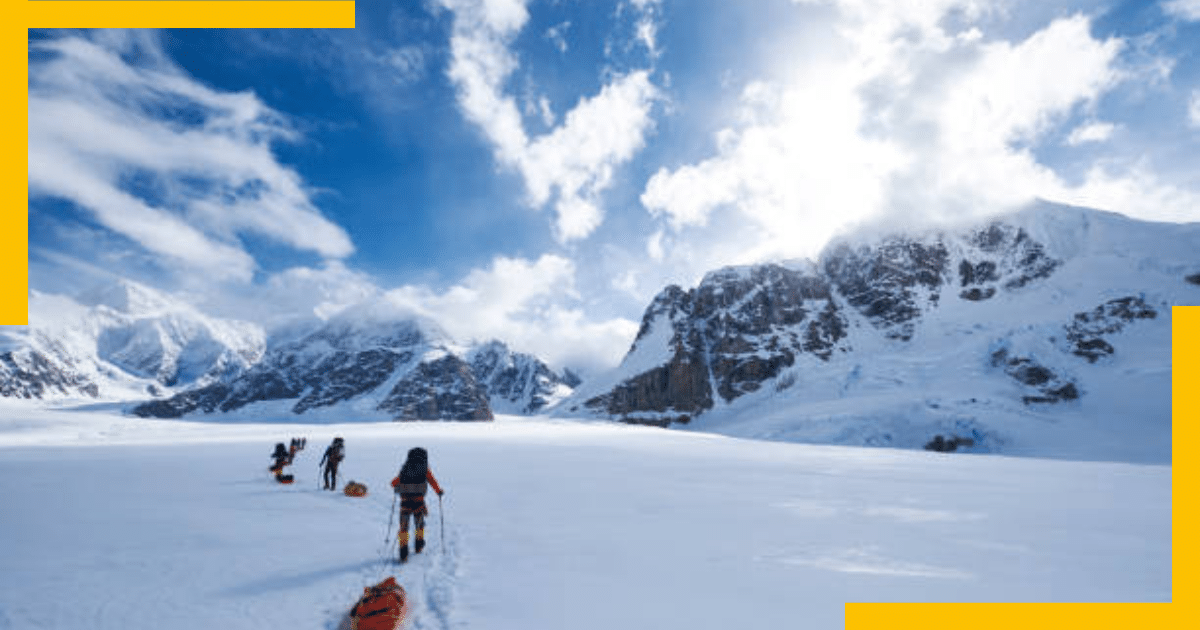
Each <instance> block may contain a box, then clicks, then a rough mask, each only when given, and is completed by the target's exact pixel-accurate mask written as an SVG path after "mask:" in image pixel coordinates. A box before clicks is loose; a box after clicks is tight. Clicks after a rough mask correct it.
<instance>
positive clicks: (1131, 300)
mask: <svg viewBox="0 0 1200 630" xmlns="http://www.w3.org/2000/svg"><path fill="white" fill-rule="evenodd" d="M1155 317H1158V311H1156V310H1154V308H1153V307H1151V306H1150V305H1149V304H1146V302H1145V300H1143V299H1142V298H1140V297H1134V296H1130V297H1123V298H1120V299H1116V300H1109V301H1108V302H1105V303H1104V304H1101V305H1100V306H1097V307H1096V308H1095V309H1093V310H1091V311H1089V312H1087V313H1076V314H1075V318H1074V320H1072V321H1071V323H1070V324H1067V325H1066V326H1065V328H1066V331H1067V341H1068V342H1069V343H1070V349H1071V352H1072V353H1073V354H1075V355H1077V356H1081V357H1083V358H1085V359H1087V360H1088V362H1089V363H1095V362H1096V361H1098V360H1100V359H1101V358H1103V357H1106V356H1110V355H1112V354H1113V353H1114V352H1116V350H1115V349H1114V348H1113V346H1112V344H1110V343H1109V342H1108V341H1107V340H1106V339H1105V338H1104V335H1111V334H1113V333H1117V332H1120V331H1121V330H1123V329H1124V328H1125V327H1126V326H1127V325H1128V324H1129V323H1130V322H1133V321H1136V320H1139V319H1154V318H1155Z"/></svg>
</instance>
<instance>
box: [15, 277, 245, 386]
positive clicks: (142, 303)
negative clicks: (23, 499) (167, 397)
mask: <svg viewBox="0 0 1200 630" xmlns="http://www.w3.org/2000/svg"><path fill="white" fill-rule="evenodd" d="M29 321H30V325H29V326H3V327H0V395H3V396H4V397H11V398H25V399H43V400H58V401H72V400H78V399H100V400H122V399H130V398H133V399H137V398H147V397H151V396H157V395H162V394H166V393H169V392H171V391H173V390H175V389H177V388H186V387H192V386H202V385H204V384H207V383H209V382H213V381H215V380H219V379H222V378H229V377H232V376H234V375H236V374H238V373H240V372H241V371H243V370H245V369H246V368H247V367H248V366H249V365H252V364H253V363H255V362H256V361H258V360H259V358H260V357H261V356H262V354H263V351H264V348H265V345H266V340H265V333H264V332H263V330H262V328H261V327H259V326H257V325H254V324H250V323H248V322H240V321H234V320H226V319H219V318H215V317H210V316H207V315H205V314H203V313H201V312H200V311H198V310H196V309H195V308H194V307H192V306H190V305H189V304H187V303H185V302H183V301H180V300H177V299H174V298H172V297H170V296H168V295H166V294H163V293H160V292H158V291H155V290H153V289H151V288H149V287H146V286H143V285H140V284H138V283H135V282H132V281H129V280H119V281H115V282H112V283H110V284H107V285H103V286H99V287H96V288H94V289H92V290H89V291H87V292H85V293H83V294H81V295H79V296H76V297H75V298H71V297H67V296H60V295H47V294H43V293H39V292H37V291H33V292H31V294H30V297H29Z"/></svg>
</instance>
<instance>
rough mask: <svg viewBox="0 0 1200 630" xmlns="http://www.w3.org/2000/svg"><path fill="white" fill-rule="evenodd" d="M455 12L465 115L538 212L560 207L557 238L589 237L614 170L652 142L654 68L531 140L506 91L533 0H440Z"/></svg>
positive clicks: (621, 79) (455, 67)
mask: <svg viewBox="0 0 1200 630" xmlns="http://www.w3.org/2000/svg"><path fill="white" fill-rule="evenodd" d="M440 2H441V4H442V5H443V6H444V7H446V8H448V9H450V10H451V11H453V12H454V29H453V35H452V37H451V41H450V48H451V62H450V68H449V76H450V78H451V80H452V81H453V82H454V84H455V85H456V86H457V88H458V92H459V94H458V102H459V106H460V107H461V108H462V110H463V113H464V115H465V116H466V117H467V119H468V120H470V121H471V122H472V123H474V124H476V125H478V126H479V128H480V129H481V130H482V131H483V133H484V135H485V136H486V137H487V139H488V141H489V142H491V144H492V147H493V151H494V154H495V157H496V160H497V161H498V162H499V163H500V164H502V165H504V166H506V167H508V168H513V169H515V170H516V171H517V172H519V173H520V174H521V176H522V178H523V179H524V181H525V185H526V189H527V191H528V201H529V203H530V204H531V205H532V206H534V207H538V208H540V207H543V206H545V205H547V204H550V203H551V202H553V206H554V211H555V215H556V220H555V224H554V225H555V235H556V237H557V238H558V240H559V241H561V242H569V241H573V240H577V239H582V238H584V237H586V236H588V235H589V234H591V233H592V231H593V230H595V229H596V227H598V226H599V225H600V223H601V221H602V220H603V210H602V204H601V197H602V194H603V193H604V191H605V190H606V189H608V188H609V186H610V185H611V183H612V178H613V173H614V171H615V170H616V169H617V168H618V167H619V166H621V165H623V164H625V163H627V162H628V161H629V160H630V159H631V158H632V157H633V156H634V155H635V154H636V153H637V152H638V151H639V150H640V149H641V148H642V147H643V146H644V144H645V141H646V136H647V134H648V133H649V132H650V130H651V127H652V124H653V119H652V117H651V113H652V109H653V106H654V103H655V102H656V101H657V100H658V99H659V98H660V91H659V89H658V87H656V86H655V85H654V84H653V82H652V81H651V80H650V72H649V71H648V70H636V71H632V72H629V73H626V74H618V75H615V76H613V77H611V79H610V81H609V82H608V83H607V84H606V85H605V86H604V87H603V88H602V89H601V90H600V93H599V94H596V95H594V96H592V97H589V98H583V99H581V100H580V101H579V102H578V103H577V104H576V105H575V107H574V108H572V109H571V110H570V111H568V112H567V113H566V115H565V116H564V117H563V120H562V122H561V123H560V124H559V125H558V126H557V127H555V128H554V129H552V130H550V131H549V132H547V133H546V134H544V135H541V136H537V137H531V136H530V135H529V134H528V133H527V132H526V129H525V125H524V121H523V120H522V118H521V110H520V109H519V108H518V106H517V102H516V99H515V98H514V97H513V96H511V95H509V94H508V93H507V92H506V90H505V85H506V83H507V82H508V79H509V77H510V76H511V75H512V74H513V72H514V71H515V70H516V69H517V67H518V65H519V63H518V59H517V57H516V55H515V54H514V53H513V51H512V50H511V48H510V45H511V43H512V41H513V39H514V38H515V37H516V35H517V34H518V33H519V32H520V31H521V29H522V28H523V27H524V26H525V23H526V21H527V20H528V18H529V14H528V11H527V9H526V0H440Z"/></svg>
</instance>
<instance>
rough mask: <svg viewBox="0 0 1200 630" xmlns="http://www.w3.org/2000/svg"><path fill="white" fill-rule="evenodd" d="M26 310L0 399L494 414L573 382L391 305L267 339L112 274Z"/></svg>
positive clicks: (171, 410) (523, 408)
mask: <svg viewBox="0 0 1200 630" xmlns="http://www.w3.org/2000/svg"><path fill="white" fill-rule="evenodd" d="M30 322H31V325H30V326H20V327H18V326H12V327H4V328H2V329H0V397H6V398H18V399H33V400H40V401H47V402H51V403H58V404H62V403H77V402H79V401H80V400H84V401H91V400H97V401H122V402H129V401H133V404H132V406H130V408H129V410H130V411H132V412H133V413H135V414H136V415H140V416H146V417H180V416H183V415H187V414H192V413H215V414H220V413H223V412H232V411H238V412H239V414H240V415H244V414H245V412H247V411H249V410H247V409H246V407H247V406H248V405H252V404H256V403H272V404H273V405H274V406H273V407H271V408H270V409H266V408H263V409H257V411H255V413H257V412H271V413H274V411H276V410H275V409H274V407H278V406H280V405H281V404H285V403H286V405H287V411H289V412H291V413H292V414H306V413H309V414H311V412H313V411H316V410H322V411H324V412H325V413H324V416H325V417H324V418H322V419H323V420H325V421H327V420H330V419H333V420H345V419H346V418H363V419H453V420H490V419H491V418H492V413H493V409H495V410H497V411H500V412H503V413H517V414H529V413H535V412H537V411H539V410H540V409H542V408H544V407H546V406H547V405H550V404H553V403H555V402H557V401H559V400H561V399H562V398H564V397H565V396H566V395H568V394H569V393H570V392H571V387H572V386H573V385H574V384H578V379H577V378H575V377H573V375H570V374H569V373H567V374H564V375H559V374H557V373H555V372H554V371H553V370H551V369H550V368H549V367H548V366H547V365H546V364H545V363H543V362H542V361H541V360H539V359H537V358H536V357H534V356H531V355H528V354H522V353H517V352H513V351H511V350H509V349H508V347H507V346H505V345H504V344H503V343H501V342H498V341H492V342H488V343H484V344H482V345H478V346H474V347H471V346H463V345H460V344H458V343H457V342H455V341H454V340H453V339H451V338H450V336H449V335H448V334H447V333H446V332H445V331H443V330H442V329H441V328H440V327H439V326H438V325H437V324H436V323H435V322H432V321H428V320H422V319H420V318H417V317H413V316H412V315H411V314H408V313H403V312H398V311H396V310H395V309H391V308H388V305H386V304H374V303H365V304H362V305H359V306H358V307H354V308H351V309H348V310H347V311H346V312H344V313H342V314H340V315H338V316H336V317H334V318H332V319H330V320H329V321H327V322H325V323H324V324H322V325H320V326H318V327H316V328H314V329H311V330H307V331H306V332H305V333H304V334H301V335H293V336H294V337H295V338H293V339H281V340H275V341H272V342H268V339H267V335H266V333H265V332H264V331H263V329H262V328H261V327H259V326H257V325H254V324H250V323H247V322H237V321H231V320H222V319H218V318H213V317H209V316H206V315H204V314H202V313H200V312H199V311H197V310H196V309H195V308H194V307H192V306H190V305H187V304H185V303H182V302H180V301H178V300H176V299H174V298H172V297H169V296H167V295H165V294H163V293H160V292H158V291H155V290H153V289H151V288H149V287H145V286H143V285H140V284H137V283H135V282H131V281H128V280H121V281H118V282H115V283H113V284H112V285H109V286H103V287H100V288H97V289H94V290H91V291H88V292H86V293H84V294H82V295H80V296H77V297H75V298H69V297H65V296H57V295H45V294H41V293H36V292H35V293H34V294H32V295H31V298H30ZM258 406H259V407H262V405H258ZM268 406H270V405H268ZM255 413H251V414H250V415H255ZM319 415H320V414H319ZM310 417H313V418H316V416H310ZM322 419H318V421H321V420H322Z"/></svg>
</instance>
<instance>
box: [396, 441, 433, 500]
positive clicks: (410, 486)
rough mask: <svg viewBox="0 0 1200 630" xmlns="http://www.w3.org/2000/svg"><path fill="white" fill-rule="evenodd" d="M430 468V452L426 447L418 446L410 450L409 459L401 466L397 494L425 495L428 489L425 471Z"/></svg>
mask: <svg viewBox="0 0 1200 630" xmlns="http://www.w3.org/2000/svg"><path fill="white" fill-rule="evenodd" d="M428 470H429V454H428V453H426V452H425V449H423V448H421V447H419V446H418V447H417V448H414V449H410V450H409V451H408V459H406V460H404V466H402V467H401V468H400V483H399V484H397V485H396V494H419V495H422V496H424V494H425V492H426V490H427V484H426V481H425V473H426V472H427V471H428Z"/></svg>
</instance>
